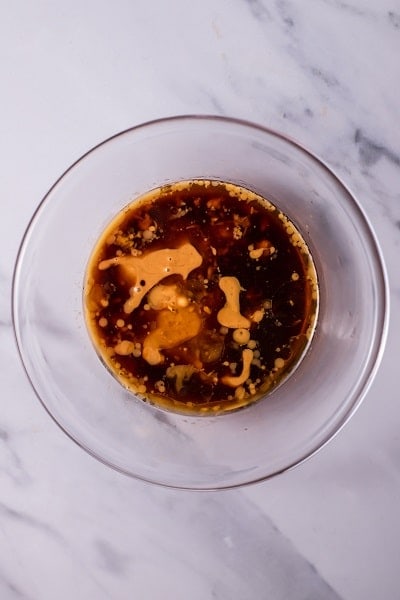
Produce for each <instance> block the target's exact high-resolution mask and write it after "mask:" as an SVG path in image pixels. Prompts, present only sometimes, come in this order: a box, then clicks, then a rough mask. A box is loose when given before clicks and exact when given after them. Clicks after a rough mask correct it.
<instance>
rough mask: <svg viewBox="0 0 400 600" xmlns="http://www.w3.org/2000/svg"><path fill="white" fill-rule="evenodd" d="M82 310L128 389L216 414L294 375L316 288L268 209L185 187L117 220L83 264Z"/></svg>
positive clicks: (150, 198) (218, 187)
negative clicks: (84, 273)
mask: <svg viewBox="0 0 400 600" xmlns="http://www.w3.org/2000/svg"><path fill="white" fill-rule="evenodd" d="M84 303H85V315H86V322H87V325H88V329H89V332H90V335H91V338H92V341H93V343H94V346H95V348H96V350H97V352H98V354H99V355H100V357H101V358H102V360H103V362H104V363H105V365H106V366H107V367H108V369H109V370H110V371H111V373H112V374H113V375H114V376H115V377H116V378H117V379H118V380H119V381H120V383H122V384H123V385H124V386H125V387H126V388H128V389H130V390H131V391H132V392H134V393H135V394H136V395H139V396H141V397H142V398H143V399H144V400H148V401H150V402H152V403H155V404H157V405H159V406H161V407H164V408H167V409H170V410H173V411H179V412H191V413H199V414H209V413H212V414H218V413H220V412H224V411H228V410H232V409H235V408H239V407H241V406H245V405H247V404H249V403H251V402H254V401H255V400H258V399H259V398H260V397H261V396H264V395H265V394H266V393H267V392H268V391H270V390H271V389H272V388H273V387H275V386H276V385H277V384H278V383H279V382H281V381H282V379H283V378H285V377H286V376H287V375H288V374H289V373H290V372H291V371H292V370H293V369H294V367H295V366H296V365H297V364H298V362H299V360H300V359H301V357H302V356H303V354H304V351H305V349H306V347H307V345H308V343H309V341H310V339H311V336H312V334H313V332H314V329H315V324H316V320H317V312H318V285H317V277H316V272H315V268H314V264H313V261H312V258H311V255H310V252H309V250H308V248H307V246H306V244H305V242H304V240H303V238H302V236H301V235H300V233H299V231H298V230H297V229H296V228H295V226H294V225H293V224H292V223H291V222H290V221H289V219H288V218H287V217H286V216H285V215H284V214H283V213H282V212H280V211H279V210H278V208H277V207H275V206H274V205H273V204H271V203H270V202H268V201H267V200H265V199H263V198H261V197H260V196H258V195H257V194H255V193H253V192H251V191H249V190H247V189H245V188H242V187H239V186H236V185H233V184H230V183H223V182H218V181H209V180H194V181H186V182H179V183H176V184H172V185H169V186H165V187H162V188H158V189H156V190H153V191H151V192H149V193H148V194H146V195H145V196H142V197H141V198H140V199H138V200H135V201H134V202H133V203H132V204H131V205H129V206H128V207H127V208H125V209H124V210H123V211H122V212H121V213H119V214H118V215H117V216H116V218H115V219H114V221H113V222H112V223H111V224H110V225H109V226H108V227H107V229H106V230H105V231H104V233H103V234H102V236H101V237H100V239H99V241H98V243H97V245H96V247H95V249H94V251H93V253H92V256H91V257H90V260H89V264H88V269H87V273H86V280H85V286H84Z"/></svg>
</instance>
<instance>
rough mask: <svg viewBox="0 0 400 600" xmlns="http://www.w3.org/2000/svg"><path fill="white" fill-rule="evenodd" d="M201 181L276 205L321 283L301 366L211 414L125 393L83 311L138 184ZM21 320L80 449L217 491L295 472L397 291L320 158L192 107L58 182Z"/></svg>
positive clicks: (28, 269)
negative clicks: (238, 404)
mask: <svg viewBox="0 0 400 600" xmlns="http://www.w3.org/2000/svg"><path fill="white" fill-rule="evenodd" d="M192 178H207V179H219V180H223V181H230V182H233V183H238V184H240V185H243V186H245V187H247V188H249V189H252V190H254V191H256V192H258V193H259V194H261V195H262V196H264V197H266V198H268V199H269V200H271V201H272V202H273V203H275V204H276V205H277V206H278V207H279V208H280V209H281V210H282V211H283V212H284V213H286V214H287V216H288V217H289V218H290V219H291V220H292V221H293V222H294V223H295V225H297V227H298V228H299V229H300V231H301V232H302V234H303V236H304V238H305V240H306V242H307V243H308V245H309V248H310V250H311V252H312V254H313V257H314V261H315V264H316V268H317V271H318V276H319V284H320V314H319V320H318V325H317V329H316V332H315V335H314V337H313V340H312V344H311V345H310V347H309V349H308V352H307V354H306V355H305V357H304V358H303V360H302V362H301V363H300V365H299V366H298V368H297V369H296V370H295V372H294V373H293V374H292V375H291V376H290V377H289V378H288V379H287V380H286V381H285V382H284V383H283V384H282V385H281V386H280V387H278V388H277V389H276V390H275V391H273V392H272V393H271V394H269V395H268V396H267V397H266V398H265V399H262V400H261V401H259V402H258V403H255V404H253V405H250V406H248V407H247V408H245V409H243V410H240V411H237V412H234V413H230V414H226V415H222V416H214V417H212V416H211V417H190V416H185V415H179V414H174V413H171V412H165V411H163V410H161V409H159V408H156V407H154V406H151V405H149V404H146V403H144V402H143V401H142V400H140V399H138V398H135V397H134V396H133V395H132V393H130V392H128V391H126V390H125V389H124V388H123V387H122V386H121V385H120V384H119V383H118V382H117V381H116V380H115V379H114V378H113V376H112V375H111V374H110V373H109V372H108V371H107V370H106V369H105V367H104V366H103V364H102V363H101V362H100V360H99V358H98V356H97V354H96V352H95V350H94V348H93V345H92V343H91V340H90V338H89V335H88V332H87V329H86V324H85V322H84V318H83V308H82V284H83V279H84V273H85V269H86V265H87V261H88V258H89V256H90V253H91V251H92V249H93V247H94V244H95V242H96V240H97V238H98V236H99V235H100V233H101V232H102V230H103V229H104V227H105V226H106V225H107V223H109V221H110V220H111V219H112V218H113V217H114V216H115V214H116V213H117V212H118V211H119V210H120V209H121V208H123V207H124V206H125V205H126V204H128V203H129V202H130V201H132V199H134V198H135V197H137V196H139V195H141V194H143V193H144V192H146V191H148V190H150V189H152V188H154V187H157V186H159V185H162V184H165V183H170V182H174V181H178V180H182V179H192ZM13 318H14V327H15V334H16V339H17V343H18V347H19V351H20V354H21V358H22V361H23V364H24V366H25V369H26V372H27V374H28V377H29V379H30V381H31V383H32V386H33V388H34V390H35V392H36V394H37V395H38V397H39V399H40V400H41V402H42V404H43V406H44V407H45V408H46V410H47V411H48V413H49V414H50V415H51V416H52V417H53V419H54V420H55V421H56V422H57V423H58V424H59V425H60V427H61V428H62V429H63V430H64V431H65V433H67V435H69V436H70V437H71V438H72V439H73V440H75V441H76V442H77V443H78V444H79V445H80V446H81V447H82V448H84V449H85V450H87V451H88V452H89V453H90V454H92V455H93V456H95V457H96V458H98V459H99V460H101V461H103V462H104V463H105V464H107V465H110V466H112V467H114V468H115V469H117V470H119V471H121V472H123V473H126V474H129V475H132V476H134V477H137V478H140V479H143V480H146V481H150V482H154V483H158V484H162V485H166V486H172V487H177V488H187V489H222V488H229V487H235V486H239V485H244V484H247V483H251V482H256V481H260V480H264V479H266V478H268V477H271V476H273V475H276V474H278V473H280V472H282V471H285V470H286V469H289V468H291V467H293V466H295V465H297V464H299V463H301V462H302V461H304V460H305V459H306V458H308V457H310V456H311V455H312V454H314V453H315V452H316V451H317V450H318V449H320V448H321V447H322V446H323V445H324V444H325V443H326V442H327V441H328V440H330V439H331V438H332V437H333V436H334V435H335V434H336V433H337V432H338V431H339V429H340V428H341V427H342V426H343V425H344V423H345V422H346V421H347V420H348V419H349V417H350V416H351V415H352V414H353V412H354V411H355V409H356V408H357V406H358V405H359V404H360V402H361V400H362V398H363V396H364V395H365V393H366V391H367V389H368V387H369V385H370V383H371V381H372V378H373V376H374V374H375V372H376V369H377V366H378V363H379V361H380V358H381V354H382V350H383V346H384V341H385V337H386V325H387V319H388V294H387V282H386V276H385V269H384V266H383V262H382V258H381V254H380V251H379V247H378V245H377V242H376V240H375V237H374V234H373V232H372V230H371V227H370V225H369V223H368V221H367V220H366V218H365V216H364V214H363V212H362V210H361V209H360V207H359V206H358V204H357V202H356V200H355V199H354V197H353V196H352V195H351V193H350V192H349V191H348V190H347V188H346V187H345V186H344V185H343V184H342V183H341V182H340V181H339V180H338V179H337V177H336V176H335V175H334V174H333V173H332V172H331V171H330V170H329V169H328V168H327V167H326V166H325V165H324V164H323V163H322V162H321V161H320V160H319V159H317V158H316V157H315V156H313V155H312V154H311V153H310V152H308V151H307V150H305V149H304V148H302V147H301V146H300V145H299V144H297V143H296V142H294V141H292V140H291V139H288V138H287V137H285V136H283V135H281V134H279V133H276V132H274V131H271V130H268V129H265V128H263V127H260V126H258V125H254V124H252V123H248V122H244V121H238V120H234V119H227V118H221V117H208V116H182V117H174V118H169V119H162V120H158V121H153V122H150V123H146V124H144V125H141V126H138V127H134V128H132V129H129V130H127V131H124V132H122V133H120V134H118V135H116V136H114V137H112V138H110V139H109V140H106V141H105V142H103V143H102V144H99V145H98V146H96V147H95V148H93V149H92V150H90V151H89V152H88V153H87V154H85V155H84V156H83V157H82V158H80V159H79V160H78V161H77V162H76V163H75V164H73V165H72V166H71V167H70V168H69V169H68V170H67V171H66V172H65V173H64V174H63V175H62V177H61V178H60V179H59V180H58V181H57V182H56V183H55V184H54V186H53V187H52V188H51V189H50V191H49V192H48V194H47V195H46V196H45V198H44V199H43V201H42V203H41V204H40V206H39V208H38V209H37V211H36V213H35V214H34V216H33V218H32V220H31V222H30V224H29V227H28V229H27V231H26V234H25V236H24V239H23V241H22V245H21V248H20V252H19V256H18V260H17V264H16V268H15V274H14V285H13Z"/></svg>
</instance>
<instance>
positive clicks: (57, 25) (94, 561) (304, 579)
mask: <svg viewBox="0 0 400 600" xmlns="http://www.w3.org/2000/svg"><path fill="white" fill-rule="evenodd" d="M0 47H1V63H0V64H1V90H2V92H1V121H0V131H1V135H0V158H1V177H0V198H1V204H0V215H1V219H0V240H1V242H0V243H1V252H0V289H1V293H0V335H1V345H0V364H1V367H0V369H1V371H0V377H1V379H0V381H1V389H2V394H1V399H2V402H1V405H2V410H1V416H0V448H1V452H0V480H1V493H0V598H1V599H2V600H9V599H10V600H13V599H19V598H21V599H27V600H32V599H35V600H47V599H49V600H50V599H51V600H53V599H54V598H58V599H60V600H64V599H67V598H68V599H69V598H76V599H85V600H86V599H96V600H102V599H103V598H104V599H106V598H107V599H108V598H112V599H113V600H116V599H117V600H119V599H128V598H129V599H130V598H143V599H152V600H157V599H158V598H160V599H161V598H174V599H176V600H180V599H182V600H183V599H184V598H185V599H186V598H192V599H194V600H197V599H203V598H216V599H218V600H219V599H220V600H225V599H226V600H233V599H235V600H236V599H238V600H239V599H240V600H248V599H253V598H254V599H264V598H265V599H271V598H273V599H278V600H279V599H280V598H282V599H286V600H288V599H295V600H303V599H304V600H306V599H307V600H311V599H321V598H324V599H328V600H329V599H336V598H338V599H343V600H365V599H367V598H390V599H392V598H399V597H400V592H399V584H400V574H399V561H400V542H399V540H400V520H399V518H398V512H399V511H398V507H399V502H400V435H399V419H400V408H399V402H398V400H399V392H398V367H397V364H398V356H399V346H398V331H399V327H400V317H399V314H400V313H399V308H400V285H399V268H398V256H399V251H400V194H399V189H400V137H399V135H398V123H399V122H400V103H399V91H400V89H399V88H400V62H399V60H398V56H399V53H400V4H399V2H398V0H381V1H380V2H379V3H377V2H368V1H367V0H308V2H299V1H296V0H271V1H269V2H267V0H242V1H241V0H221V1H219V2H212V1H211V0H203V2H197V3H189V2H185V1H184V0H171V1H170V2H163V1H162V0H160V1H159V2H147V1H145V0H136V1H135V2H132V1H130V0H126V1H122V0H118V1H116V2H113V3H111V2H105V1H99V0H97V1H94V0H83V2H50V1H44V0H38V1H37V2H32V3H31V2H27V1H22V0H15V1H14V2H12V3H11V2H9V3H6V4H4V5H3V10H2V16H1V19H0ZM182 113H214V114H221V115H229V116H235V117H241V118H245V119H251V120H254V121H257V122H259V123H261V124H264V125H267V126H270V127H273V128H274V129H279V130H281V131H283V132H285V133H287V134H289V135H291V136H292V137H294V138H296V139H298V140H299V141H300V142H301V143H302V144H304V145H306V146H308V147H309V148H310V149H311V150H312V151H314V152H315V153H317V154H318V155H320V156H321V157H322V158H323V160H324V161H326V163H327V164H328V165H329V166H330V167H332V168H333V169H334V170H335V172H336V173H337V174H338V175H339V176H340V177H341V178H342V179H343V180H344V181H345V182H346V184H347V185H348V186H349V187H350V188H351V189H352V190H353V192H354V193H355V194H356V196H357V197H358V199H359V201H360V203H361V205H362V206H363V208H364V209H365V211H366V213H367V215H368V217H369V219H370V220H371V222H372V223H373V225H374V228H375V231H376V234H377V236H378V239H379V241H380V244H381V246H382V250H383V254H384V257H385V260H386V264H387V268H388V273H389V280H390V289H391V300H392V315H391V322H390V330H389V337H388V343H387V350H386V352H385V355H384V358H383V361H382V365H381V368H380V370H379V372H378V375H377V377H376V379H375V382H374V384H373V386H372V388H371V389H370V391H369V393H368V395H367V397H366V398H365V400H364V402H363V404H362V406H361V408H360V409H359V410H358V412H357V413H356V415H355V416H354V417H353V419H352V420H351V422H350V423H349V424H348V425H347V426H346V427H345V429H344V430H343V431H342V432H341V433H340V434H339V435H338V436H337V437H336V438H335V439H334V440H333V441H332V442H331V443H330V444H329V445H328V446H327V447H326V448H324V449H323V450H322V451H321V452H320V453H319V454H318V455H317V456H315V457H314V458H312V459H311V460H309V461H308V462H307V463H305V464H304V465H302V466H301V467H299V468H297V469H295V470H293V471H291V472H288V473H286V474H285V475H282V476H280V477H277V478H275V479H274V480H271V481H269V482H266V483H263V484H258V485H255V486H251V487H248V488H245V489H241V490H235V491H226V492H218V493H211V492H209V493H208V492H207V493H190V492H179V491H173V490H167V489H162V488H158V487H155V486H151V485H146V484H144V483H140V482H138V481H135V480H130V479H128V478H127V477H125V476H123V475H120V474H118V473H116V472H113V471H112V470H110V469H108V468H106V467H105V466H103V465H102V464H100V463H98V462H97V461H96V460H94V459H93V458H91V457H90V456H89V455H87V454H85V453H84V452H83V451H82V450H81V449H80V448H78V447H77V446H75V445H74V444H73V443H72V442H71V441H70V440H69V439H67V438H66V436H64V434H63V433H62V432H61V430H59V429H58V428H57V426H56V425H55V424H54V423H53V422H52V421H51V419H50V418H49V417H48V415H47V414H46V413H45V411H44V410H43V409H42V407H41V406H40V404H39V403H38V401H37V399H36V397H35V395H34V393H33V391H32V389H31V388H30V386H29V384H28V382H27V379H26V377H25V375H24V372H23V369H22V367H21V364H20V362H19V358H18V356H17V351H16V347H15V343H14V339H13V332H12V323H11V311H10V291H11V278H12V270H13V264H14V261H15V256H16V252H17V249H18V245H19V243H20V239H21V236H22V234H23V232H24V229H25V227H26V225H27V223H28V220H29V218H30V216H31V214H32V212H33V210H34V209H35V207H36V206H37V204H38V203H39V201H40V199H41V198H42V197H43V195H44V194H45V192H46V191H47V190H48V188H49V187H50V185H51V184H52V183H53V182H54V180H55V179H56V178H57V177H58V176H59V175H60V174H61V173H62V172H63V170H64V169H65V168H66V167H67V166H68V165H69V164H71V163H72V162H73V161H74V160H76V158H78V157H79V156H80V155H81V154H82V153H83V152H85V151H86V150H87V149H89V148H90V147H91V146H93V145H94V144H96V143H97V142H99V141H101V140H102V139H104V138H106V137H108V136H110V135H112V134H114V133H116V132H118V131H120V130H122V129H125V128H127V127H129V126H131V125H135V124H138V123H140V122H143V121H147V120H150V119H153V118H157V117H162V116H168V115H173V114H182Z"/></svg>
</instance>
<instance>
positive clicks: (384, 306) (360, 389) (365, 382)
mask: <svg viewBox="0 0 400 600" xmlns="http://www.w3.org/2000/svg"><path fill="white" fill-rule="evenodd" d="M184 121H198V122H201V121H208V122H212V121H214V122H216V123H218V122H223V123H225V124H232V125H236V126H239V127H243V128H248V129H253V130H256V131H258V132H261V133H265V134H267V135H269V136H272V137H275V138H278V139H280V140H282V141H284V142H285V143H288V144H289V145H290V146H293V147H294V148H295V149H296V150H298V151H299V150H300V151H301V152H302V153H304V154H305V155H307V156H308V157H309V158H310V159H311V160H312V161H313V162H315V163H316V164H317V165H318V166H319V167H320V168H321V169H322V170H323V171H325V173H326V174H328V175H329V177H330V178H331V179H332V180H333V181H334V182H335V183H336V185H338V186H339V187H341V188H342V189H343V190H344V191H345V193H346V195H347V197H348V199H349V200H350V201H351V204H352V207H353V209H355V210H356V212H358V216H359V218H360V221H361V222H364V225H365V227H364V235H367V237H369V248H370V250H372V251H373V252H371V254H370V257H371V258H372V259H373V262H374V270H375V273H376V274H377V275H379V281H378V280H377V282H376V287H377V289H378V290H379V292H380V293H379V294H378V295H379V300H380V304H381V310H380V312H379V313H377V322H376V325H375V328H374V346H373V348H371V349H370V353H369V354H368V356H367V358H366V360H365V364H364V369H363V373H362V377H360V378H359V381H358V382H357V385H356V386H355V387H354V389H353V391H352V394H351V396H352V397H353V398H354V400H353V401H352V402H351V405H350V406H349V407H348V409H347V410H346V411H345V412H344V414H343V416H342V418H341V419H340V421H339V422H338V423H337V424H336V425H335V428H334V429H333V430H329V431H328V432H327V433H326V434H325V436H324V438H323V439H322V441H319V442H318V443H317V444H316V446H315V447H313V448H311V449H310V450H308V451H307V452H305V453H304V454H303V455H302V456H299V457H298V458H296V459H295V460H293V461H292V462H291V463H290V464H289V465H287V466H284V467H283V468H281V469H277V470H275V471H274V472H272V473H269V474H266V475H262V476H260V477H257V478H255V479H249V480H248V481H243V482H239V483H229V484H215V485H202V484H200V485H199V486H193V485H181V484H174V483H168V482H165V481H158V480H155V479H151V478H148V477H145V476H143V475H140V474H135V473H132V472H131V471H129V470H128V469H124V468H122V467H120V466H118V465H115V464H113V462H112V461H110V460H107V459H105V458H103V457H102V456H99V455H98V454H96V452H95V451H94V450H92V449H91V448H89V447H88V446H87V445H86V444H85V443H84V442H83V441H81V440H80V439H78V438H76V437H75V436H74V435H72V433H70V432H69V431H68V430H67V429H66V428H65V426H64V425H63V424H62V423H61V422H60V421H59V420H58V419H57V418H56V417H55V416H54V415H53V414H52V412H51V410H50V408H49V407H48V406H47V405H46V402H45V401H44V400H43V399H42V398H41V396H40V394H39V392H38V391H37V389H36V388H35V385H34V383H33V380H32V378H31V376H30V373H29V368H28V365H27V361H26V360H25V358H24V349H23V343H22V339H21V333H20V325H19V320H18V297H17V293H16V290H17V287H18V280H19V272H20V269H21V265H22V262H23V256H24V250H25V247H26V245H27V244H28V242H29V238H30V234H31V232H32V229H33V227H34V225H35V224H36V222H37V221H38V220H39V219H40V215H41V212H42V210H44V208H45V206H46V204H47V202H48V199H49V196H50V195H51V194H52V192H53V191H54V190H55V188H56V187H57V186H58V185H59V184H60V183H61V182H62V180H63V179H64V177H65V176H66V175H67V174H68V173H69V172H70V171H72V170H73V169H74V168H75V167H76V166H77V165H78V164H79V163H81V162H82V161H84V160H85V159H86V158H87V157H88V156H89V155H91V154H93V153H95V152H96V151H97V150H98V149H99V148H101V147H102V146H105V145H107V144H109V143H110V142H113V141H115V140H116V139H118V138H122V137H123V136H125V135H130V134H132V133H134V132H136V131H140V130H143V129H149V128H151V127H157V126H158V125H162V124H166V123H169V122H170V123H174V122H184ZM11 317H12V326H13V333H14V339H15V342H16V346H17V351H18V354H19V358H20V360H21V363H22V366H23V369H24V371H25V374H26V376H27V378H28V381H29V383H30V385H31V387H32V389H33V391H34V393H35V395H36V397H37V398H38V400H39V402H40V404H41V405H42V406H43V408H44V409H45V411H46V412H47V414H48V415H49V416H50V417H51V419H52V420H53V422H55V423H56V424H57V426H58V427H59V428H60V429H61V430H62V431H63V432H64V434H66V435H67V437H68V438H70V439H71V440H72V441H73V442H75V443H76V444H77V445H78V446H79V447H80V448H82V449H83V450H85V451H86V452H87V453H88V454H89V455H91V456H92V457H93V458H95V459H97V460H98V461H99V462H101V463H103V464H104V465H106V466H107V467H111V468H112V469H114V470H115V471H118V472H119V473H122V474H124V475H128V476H129V477H131V478H133V479H136V480H140V481H143V482H145V483H151V484H154V485H158V486H160V487H164V488H169V489H179V490H191V491H220V490H228V489H236V488H241V487H245V486H248V485H252V484H256V483H260V482H262V481H267V480H269V479H272V478H274V477H276V476H277V475H280V474H282V473H285V472H287V471H290V470H292V469H294V468H295V467H297V466H299V465H301V464H302V463H304V462H305V461H307V460H308V459H309V458H311V457H312V456H314V455H316V454H317V453H318V452H319V451H320V450H322V448H324V447H325V446H326V445H327V444H328V443H329V442H330V441H331V440H333V438H335V437H336V435H337V434H338V433H339V432H340V431H341V430H342V428H343V427H344V426H345V424H346V423H347V422H348V421H349V419H350V418H351V417H352V416H353V415H354V413H355V412H356V411H357V409H358V408H359V407H360V405H361V403H362V401H363V399H364V398H365V396H366V394H367V392H368V391H369V389H370V387H371V385H372V382H373V380H374V378H375V375H376V373H377V371H378V369H379V366H380V363H381V361H382V357H383V354H384V350H385V345H386V340H387V336H388V329H389V321H390V295H389V282H388V274H387V269H386V265H385V261H384V258H383V253H382V249H381V247H380V244H379V242H378V239H377V236H376V234H375V231H374V229H373V227H372V225H371V222H370V220H369V218H368V216H367V215H366V213H365V211H364V209H363V208H362V207H361V205H360V204H359V202H358V201H357V199H356V197H355V194H353V193H352V191H351V189H350V188H349V187H348V185H346V184H345V183H344V182H343V181H342V179H341V178H340V177H339V176H338V175H337V174H336V173H335V171H334V170H333V169H332V168H331V167H330V166H328V163H326V162H325V161H324V160H323V159H322V158H321V157H320V156H318V155H317V154H316V153H314V152H312V151H311V150H309V149H308V148H307V147H306V146H305V145H304V144H303V143H301V142H300V141H298V140H297V139H296V138H294V137H292V136H289V135H287V134H284V133H282V132H280V131H278V130H275V129H273V128H270V127H267V126H264V125H261V124H259V123H255V122H253V121H251V120H246V119H241V118H236V117H230V116H222V115H215V114H190V113H189V114H180V115H172V116H167V117H160V118H157V119H152V120H149V121H145V122H142V123H139V124H137V125H134V126H132V127H128V128H126V129H124V130H122V131H119V132H117V133H115V134H113V135H111V136H109V137H108V138H106V139H104V140H102V141H100V142H99V143H97V144H95V145H94V146H92V147H90V148H89V149H88V150H87V151H86V152H84V153H83V154H82V155H81V156H79V157H78V158H77V159H76V160H75V161H74V162H73V163H71V164H70V165H69V166H68V167H67V168H66V169H65V170H64V171H63V172H62V173H61V175H60V176H59V177H58V178H57V179H56V180H55V181H54V183H53V184H52V185H51V187H50V188H49V189H48V191H47V192H46V193H45V195H44V196H43V197H42V199H41V201H40V202H39V204H38V205H37V207H36V209H35V210H34V212H33V214H32V216H31V217H30V219H29V221H28V223H27V225H26V227H25V231H24V233H23V236H22V238H21V241H20V244H19V248H18V251H17V254H16V258H15V263H14V269H13V274H12V286H11ZM351 396H350V395H349V398H350V397H351ZM201 418H202V419H204V418H207V417H204V416H202V417H201Z"/></svg>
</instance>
